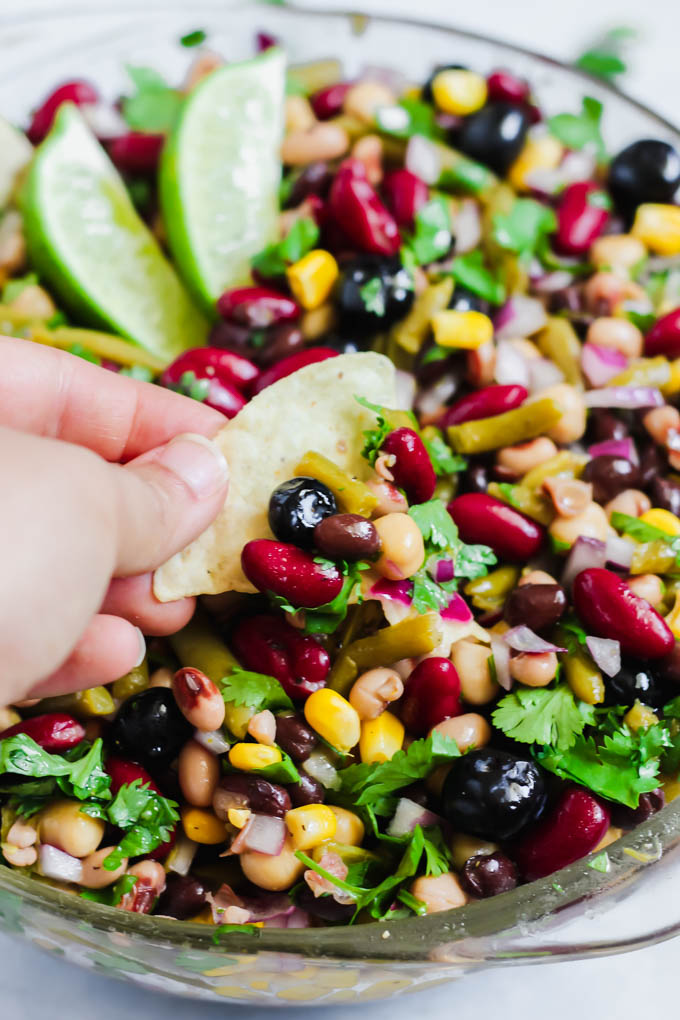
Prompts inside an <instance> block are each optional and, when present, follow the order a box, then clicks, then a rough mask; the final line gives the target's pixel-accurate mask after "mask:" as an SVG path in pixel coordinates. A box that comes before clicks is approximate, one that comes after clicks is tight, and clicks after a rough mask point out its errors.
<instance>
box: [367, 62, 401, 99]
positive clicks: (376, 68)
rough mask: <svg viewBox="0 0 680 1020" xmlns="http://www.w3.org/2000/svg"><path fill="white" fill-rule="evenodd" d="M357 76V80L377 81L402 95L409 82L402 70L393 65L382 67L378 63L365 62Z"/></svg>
mask: <svg viewBox="0 0 680 1020" xmlns="http://www.w3.org/2000/svg"><path fill="white" fill-rule="evenodd" d="M357 77H358V80H359V81H379V82H380V84H381V85H386V86H387V88H388V89H392V91H393V92H394V93H396V95H398V96H400V95H402V93H403V92H405V91H406V89H407V87H408V85H409V84H410V83H409V79H408V78H407V77H406V75H405V74H404V73H403V72H402V71H399V70H397V69H396V68H394V67H382V66H381V65H379V64H366V66H365V67H364V68H362V70H361V71H359V74H358V76H357Z"/></svg>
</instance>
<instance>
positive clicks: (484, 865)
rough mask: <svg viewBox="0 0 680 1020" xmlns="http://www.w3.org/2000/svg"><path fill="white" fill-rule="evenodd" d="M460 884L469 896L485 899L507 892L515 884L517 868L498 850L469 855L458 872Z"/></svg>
mask: <svg viewBox="0 0 680 1020" xmlns="http://www.w3.org/2000/svg"><path fill="white" fill-rule="evenodd" d="M460 884H461V885H462V887H463V889H464V890H465V892H466V893H467V894H468V895H469V896H477V897H478V898H479V899H486V898H487V897H489V896H498V894H499V893H504V892H509V891H510V890H511V889H514V888H515V886H516V885H517V868H516V867H515V865H514V864H513V862H512V861H511V860H510V858H509V857H508V856H507V855H506V854H504V853H501V852H500V851H497V852H496V853H495V854H477V855H476V856H474V857H470V858H469V860H467V861H466V862H465V864H464V865H463V870H462V871H461V873H460Z"/></svg>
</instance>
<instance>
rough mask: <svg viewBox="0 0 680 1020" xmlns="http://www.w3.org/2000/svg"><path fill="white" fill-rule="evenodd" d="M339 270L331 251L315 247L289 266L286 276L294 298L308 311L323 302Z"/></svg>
mask: <svg viewBox="0 0 680 1020" xmlns="http://www.w3.org/2000/svg"><path fill="white" fill-rule="evenodd" d="M339 272H340V270H339V269H338V263H337V262H336V261H335V259H334V258H333V256H332V255H331V253H330V252H328V251H324V250H323V249H322V248H316V249H315V250H314V251H310V252H307V254H306V255H304V256H303V257H302V258H301V259H300V260H299V261H298V262H295V263H294V264H293V265H292V266H289V268H288V269H287V270H286V277H287V278H288V284H289V286H290V289H291V291H292V292H293V297H294V298H295V300H296V301H297V302H298V303H299V304H301V305H302V307H303V308H306V309H307V310H308V311H309V310H311V309H312V308H318V307H319V306H320V305H322V304H323V303H324V301H325V300H326V298H327V297H328V296H329V294H330V292H331V290H332V289H333V284H334V283H335V281H336V280H337V278H338V274H339Z"/></svg>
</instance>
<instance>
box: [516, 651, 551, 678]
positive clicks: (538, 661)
mask: <svg viewBox="0 0 680 1020" xmlns="http://www.w3.org/2000/svg"><path fill="white" fill-rule="evenodd" d="M556 673H557V655H556V654H555V652H531V653H528V652H520V654H519V655H515V656H513V657H512V658H511V659H510V676H511V677H513V678H514V679H515V680H516V681H517V683H520V684H524V685H525V687H547V686H548V684H549V683H550V681H551V680H552V679H553V678H554V676H555V674H556Z"/></svg>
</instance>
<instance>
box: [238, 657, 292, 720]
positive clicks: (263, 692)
mask: <svg viewBox="0 0 680 1020" xmlns="http://www.w3.org/2000/svg"><path fill="white" fill-rule="evenodd" d="M221 688H222V697H223V698H224V701H225V702H226V703H227V704H234V705H243V706H244V707H245V708H249V709H251V710H252V712H253V714H255V713H257V712H262V711H264V709H266V708H268V709H271V710H272V711H274V710H276V709H281V708H292V707H293V702H292V701H291V700H290V698H289V697H288V695H287V694H286V692H285V691H284V689H283V687H282V686H281V684H280V683H279V681H278V680H276V679H275V678H274V677H273V676H266V674H264V673H252V672H250V671H249V670H247V669H241V667H240V666H234V668H233V669H232V671H231V673H230V674H229V676H225V677H223V679H222V681H221Z"/></svg>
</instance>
